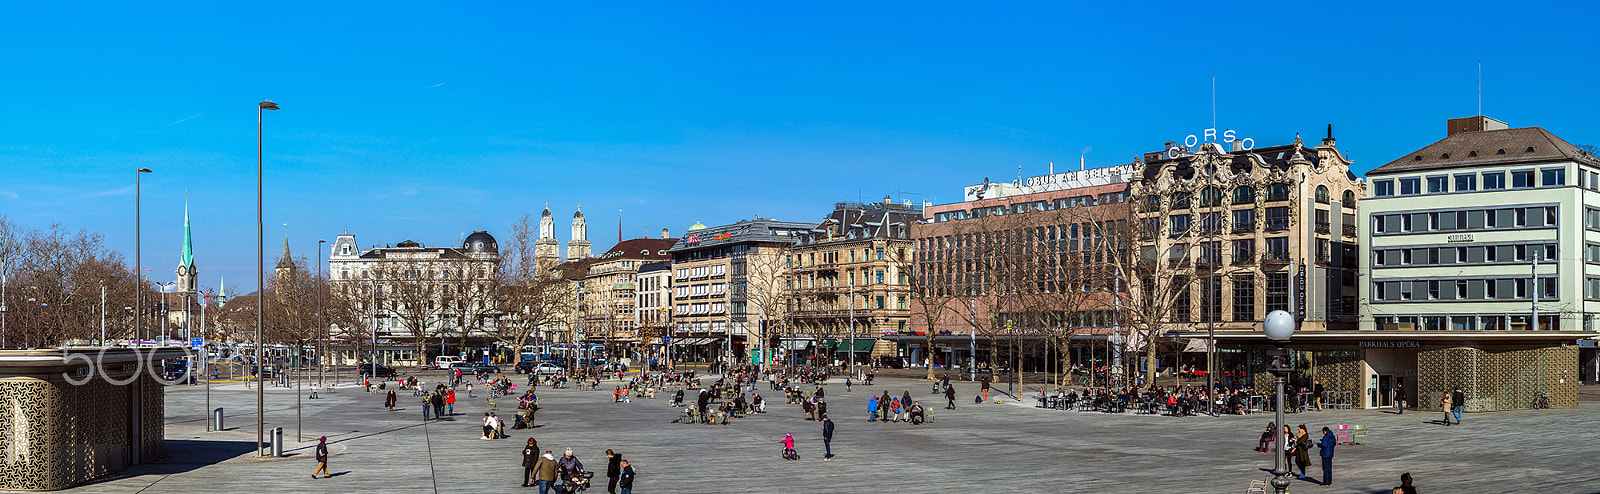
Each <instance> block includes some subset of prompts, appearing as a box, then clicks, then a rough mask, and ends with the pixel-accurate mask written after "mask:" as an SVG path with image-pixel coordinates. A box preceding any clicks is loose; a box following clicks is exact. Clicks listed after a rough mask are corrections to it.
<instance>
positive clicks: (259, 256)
mask: <svg viewBox="0 0 1600 494" xmlns="http://www.w3.org/2000/svg"><path fill="white" fill-rule="evenodd" d="M276 109H278V104H277V103H273V102H272V100H267V101H262V102H260V103H257V104H256V456H266V455H264V454H262V451H263V448H264V445H265V444H266V432H267V429H266V421H265V419H264V416H263V415H262V413H263V410H265V402H266V390H265V389H263V386H265V385H266V382H267V381H266V379H265V378H264V377H265V376H263V373H262V372H261V371H262V370H263V369H264V368H265V365H264V364H265V363H266V361H265V360H262V354H261V345H262V339H261V327H262V326H264V325H265V322H266V299H265V297H266V280H264V279H263V277H264V276H265V275H263V274H262V273H265V272H266V263H265V261H263V259H265V257H264V254H263V253H262V249H261V245H262V243H263V242H266V237H265V235H264V231H263V230H262V228H261V114H262V110H276Z"/></svg>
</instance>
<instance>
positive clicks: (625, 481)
mask: <svg viewBox="0 0 1600 494" xmlns="http://www.w3.org/2000/svg"><path fill="white" fill-rule="evenodd" d="M522 469H523V470H522V486H523V487H538V488H539V494H548V493H549V492H550V491H552V490H553V491H556V492H557V493H566V494H571V493H574V492H577V491H580V490H583V489H587V488H588V487H589V479H590V478H591V477H593V476H594V474H593V473H590V472H589V471H587V470H585V469H584V468H583V462H582V461H579V460H578V457H576V456H573V454H572V448H567V450H566V452H565V453H563V454H562V455H561V457H560V458H556V457H555V454H554V453H552V452H551V451H550V450H548V449H547V450H543V451H542V452H541V451H540V450H539V441H537V440H534V438H531V437H530V438H528V445H527V446H526V447H524V448H522ZM636 474H637V472H635V471H634V469H633V465H631V464H629V463H628V460H627V459H625V458H623V457H622V455H620V454H617V452H615V451H612V450H609V449H608V450H606V479H608V482H607V488H606V491H607V492H609V493H611V494H617V493H618V489H621V494H631V493H632V492H633V483H634V479H635V476H636Z"/></svg>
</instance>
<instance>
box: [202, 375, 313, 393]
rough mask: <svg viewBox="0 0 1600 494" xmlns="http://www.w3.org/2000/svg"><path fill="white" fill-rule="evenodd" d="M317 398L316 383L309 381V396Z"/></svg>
mask: <svg viewBox="0 0 1600 494" xmlns="http://www.w3.org/2000/svg"><path fill="white" fill-rule="evenodd" d="M212 372H216V371H212ZM213 379H215V378H213ZM317 398H318V397H317V383H311V396H310V399H313V400H315V399H317Z"/></svg>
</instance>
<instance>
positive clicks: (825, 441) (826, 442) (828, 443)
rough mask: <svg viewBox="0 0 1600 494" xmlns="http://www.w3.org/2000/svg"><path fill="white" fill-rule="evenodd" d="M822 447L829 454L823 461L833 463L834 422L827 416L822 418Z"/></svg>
mask: <svg viewBox="0 0 1600 494" xmlns="http://www.w3.org/2000/svg"><path fill="white" fill-rule="evenodd" d="M822 447H823V449H824V450H825V451H826V452H827V455H825V456H823V457H822V461H833V421H832V420H829V419H828V416H827V415H823V416H822Z"/></svg>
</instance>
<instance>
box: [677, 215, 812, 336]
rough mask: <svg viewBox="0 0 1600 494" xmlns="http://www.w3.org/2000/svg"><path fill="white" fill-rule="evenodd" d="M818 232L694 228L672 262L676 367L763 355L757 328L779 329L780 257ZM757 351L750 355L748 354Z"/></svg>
mask: <svg viewBox="0 0 1600 494" xmlns="http://www.w3.org/2000/svg"><path fill="white" fill-rule="evenodd" d="M814 226H815V225H812V224H809V223H796V222H789V221H778V220H774V219H771V218H759V217H758V218H754V219H749V220H741V221H739V222H736V223H733V224H729V225H722V226H716V227H706V226H705V225H702V224H700V223H698V222H697V223H695V224H694V226H691V227H689V230H688V231H686V232H684V235H683V238H680V239H678V242H677V244H675V245H674V246H673V247H672V248H671V249H668V250H667V252H668V253H669V254H671V255H672V272H673V277H672V290H673V292H672V301H673V311H672V320H673V325H674V326H673V331H672V339H673V345H674V353H675V355H676V356H677V358H678V360H680V361H682V360H691V361H694V360H698V361H718V360H721V361H728V360H726V359H727V358H728V357H731V358H733V359H735V360H734V361H740V359H743V358H744V357H745V356H746V355H749V354H748V353H747V352H746V348H747V347H761V346H763V345H761V344H760V342H759V341H755V340H757V339H760V338H762V336H763V335H762V333H763V331H762V323H763V322H767V321H783V320H784V319H785V316H786V315H785V314H783V298H782V297H783V290H782V283H783V266H782V262H783V253H784V250H785V249H786V248H788V247H789V245H791V244H793V243H794V241H795V238H796V237H798V236H800V235H804V234H805V233H806V232H809V231H810V230H811V228H812V227H814ZM751 349H755V348H751Z"/></svg>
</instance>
